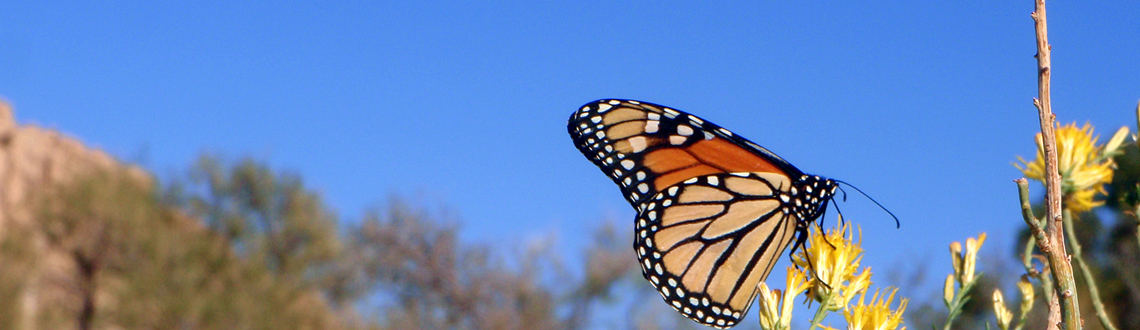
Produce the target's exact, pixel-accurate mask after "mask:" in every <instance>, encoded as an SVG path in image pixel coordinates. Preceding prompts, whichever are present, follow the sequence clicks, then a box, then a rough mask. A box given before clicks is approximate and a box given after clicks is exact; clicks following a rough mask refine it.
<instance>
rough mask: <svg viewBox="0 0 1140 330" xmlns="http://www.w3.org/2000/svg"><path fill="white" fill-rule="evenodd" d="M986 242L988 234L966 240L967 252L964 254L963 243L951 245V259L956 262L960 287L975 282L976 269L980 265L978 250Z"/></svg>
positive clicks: (955, 266) (956, 273)
mask: <svg viewBox="0 0 1140 330" xmlns="http://www.w3.org/2000/svg"><path fill="white" fill-rule="evenodd" d="M985 242H986V233H981V234H979V235H978V239H977V240H975V239H974V238H973V237H970V238H967V239H966V252H965V253H962V243H958V242H953V243H950V257H951V258H953V261H954V275H957V280H958V287H962V286H964V285H966V283H969V282H971V281H973V280H974V269H975V266H976V265H977V263H978V249H980V248H982V244H984V243H985Z"/></svg>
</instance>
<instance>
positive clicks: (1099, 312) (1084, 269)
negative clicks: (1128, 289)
mask: <svg viewBox="0 0 1140 330" xmlns="http://www.w3.org/2000/svg"><path fill="white" fill-rule="evenodd" d="M1064 222H1065V232H1066V233H1068V235H1069V245H1070V246H1072V247H1073V259H1076V261H1077V267H1080V268H1081V275H1083V276H1084V278H1085V285H1086V286H1088V288H1089V295H1090V296H1091V298H1092V304H1093V309H1094V310H1096V316H1097V318H1099V319H1100V324H1101V325H1103V326H1104V328H1105V329H1107V330H1116V327H1115V326H1113V325H1112V321H1110V320H1109V319H1108V313H1106V312H1105V311H1104V304H1103V303H1101V300H1100V290H1098V289H1097V287H1096V281H1095V280H1093V276H1092V271H1089V265H1088V264H1087V263H1085V258H1084V256H1082V255H1081V243H1080V242H1078V241H1077V232H1076V230H1074V229H1073V215H1072V212H1070V211H1069V210H1065V215H1064Z"/></svg>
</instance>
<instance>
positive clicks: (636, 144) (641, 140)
mask: <svg viewBox="0 0 1140 330" xmlns="http://www.w3.org/2000/svg"><path fill="white" fill-rule="evenodd" d="M629 146H630V147H632V148H633V152H635V153H637V152H642V151H644V150H645V148H646V147H648V146H649V145H648V143H647V142H646V141H645V137H644V136H635V137H631V138H629Z"/></svg>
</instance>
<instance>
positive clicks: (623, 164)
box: [621, 159, 634, 170]
mask: <svg viewBox="0 0 1140 330" xmlns="http://www.w3.org/2000/svg"><path fill="white" fill-rule="evenodd" d="M633 165H634V162H633V161H632V160H629V159H626V160H622V161H621V167H624V168H625V169H627V170H629V169H633Z"/></svg>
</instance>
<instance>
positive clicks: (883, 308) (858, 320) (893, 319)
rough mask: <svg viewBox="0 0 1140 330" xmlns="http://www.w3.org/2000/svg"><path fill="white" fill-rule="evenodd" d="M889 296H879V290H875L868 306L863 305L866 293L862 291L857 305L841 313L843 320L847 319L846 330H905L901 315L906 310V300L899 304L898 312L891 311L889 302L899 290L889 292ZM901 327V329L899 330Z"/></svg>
mask: <svg viewBox="0 0 1140 330" xmlns="http://www.w3.org/2000/svg"><path fill="white" fill-rule="evenodd" d="M888 290H889V291H890V296H887V295H886V293H884V294H883V295H879V290H875V294H874V296H872V297H871V301H870V304H864V300H865V298H867V292H866V291H864V292H863V294H862V295H861V296H859V303H857V304H856V305H855V306H854V307H852V308H849V309H847V310H844V311H843V316H844V318H846V319H847V329H848V330H863V329H868V330H896V329H899V330H906V326H903V320H902V315H903V311H905V310H906V303H907V300H906V299H905V298H904V299H902V301H901V302H899V308H898V310H895V311H893V312H892V311H891V308H890V305H891V302H892V301H894V299H895V293H896V292H898V291H899V289H897V288H896V289H894V290H890V289H888ZM899 326H902V328H899Z"/></svg>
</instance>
